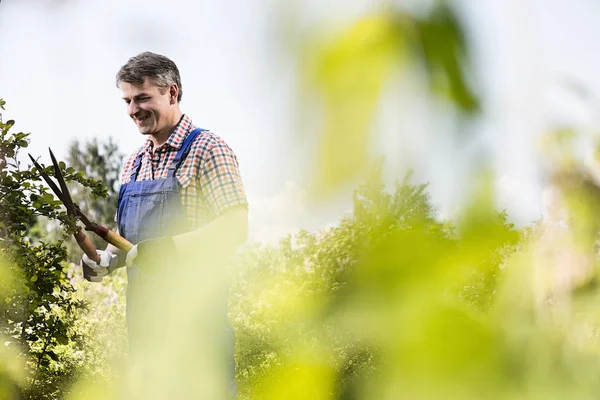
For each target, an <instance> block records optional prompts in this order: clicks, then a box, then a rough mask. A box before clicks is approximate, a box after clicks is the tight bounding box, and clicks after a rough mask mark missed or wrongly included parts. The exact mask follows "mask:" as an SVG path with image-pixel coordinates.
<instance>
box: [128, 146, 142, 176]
mask: <svg viewBox="0 0 600 400" xmlns="http://www.w3.org/2000/svg"><path fill="white" fill-rule="evenodd" d="M143 155H144V153H143V152H141V153H140V155H138V156H137V158H136V159H135V164H133V172H132V173H131V176H130V178H129V182H135V181H136V180H137V176H138V174H139V172H140V168H141V167H142V156H143Z"/></svg>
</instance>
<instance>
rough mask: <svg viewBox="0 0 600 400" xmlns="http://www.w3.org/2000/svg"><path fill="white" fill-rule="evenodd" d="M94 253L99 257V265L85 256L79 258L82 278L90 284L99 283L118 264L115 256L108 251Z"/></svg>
mask: <svg viewBox="0 0 600 400" xmlns="http://www.w3.org/2000/svg"><path fill="white" fill-rule="evenodd" d="M96 253H98V255H99V256H100V262H99V263H96V262H95V261H94V260H91V259H90V258H89V257H88V256H87V254H84V255H83V257H82V258H81V268H82V269H83V277H84V278H85V279H86V280H88V281H90V282H101V281H102V278H104V277H105V276H107V275H108V274H110V273H111V272H113V271H114V270H115V269H116V268H117V265H118V263H119V260H118V257H117V255H116V254H113V253H111V252H110V251H105V250H96Z"/></svg>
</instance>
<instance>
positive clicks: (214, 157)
mask: <svg viewBox="0 0 600 400" xmlns="http://www.w3.org/2000/svg"><path fill="white" fill-rule="evenodd" d="M117 86H118V87H120V88H121V90H122V92H123V100H124V101H125V103H126V104H127V113H128V114H129V116H130V117H131V119H132V120H133V122H134V123H135V124H136V126H137V128H138V130H139V131H140V133H142V135H144V136H145V137H146V141H145V143H144V145H143V146H142V147H140V148H139V149H138V150H137V151H136V152H134V153H133V154H132V155H131V156H129V157H128V158H127V160H126V161H125V166H124V171H123V174H122V178H121V184H122V186H121V190H120V193H119V199H118V211H117V216H116V221H117V223H118V231H119V233H120V234H121V235H122V236H123V237H125V238H126V239H127V240H129V241H130V242H132V243H134V244H135V246H134V247H133V249H131V250H130V251H129V252H128V253H127V254H123V252H121V251H120V250H119V249H117V248H115V247H114V246H111V245H109V246H108V247H107V248H106V250H104V251H100V250H99V251H98V253H99V255H100V258H101V262H100V263H99V265H98V264H96V263H95V262H93V261H92V260H90V259H89V258H88V257H87V256H84V257H83V259H82V267H83V269H84V275H85V277H86V279H88V280H90V281H96V282H97V281H100V280H101V279H102V277H103V276H106V275H107V274H109V273H110V272H112V271H113V270H114V269H115V268H118V267H121V266H124V265H125V264H126V265H127V276H128V288H127V324H128V331H129V332H128V334H129V337H130V338H129V339H130V352H131V354H132V356H133V357H134V358H135V357H143V356H144V355H145V354H147V353H148V351H149V349H152V351H154V350H156V349H157V348H159V347H160V346H167V344H172V342H173V341H175V342H177V341H179V340H180V338H181V336H177V338H178V339H173V337H175V336H173V334H172V333H170V332H169V327H171V326H173V325H177V326H180V327H181V329H180V331H181V332H189V331H193V330H198V331H201V330H202V329H205V328H206V326H213V325H215V326H216V325H219V324H220V323H221V322H223V324H222V327H223V328H224V330H222V331H221V330H220V329H221V328H220V327H219V328H218V329H216V330H214V333H215V334H214V335H213V336H211V337H214V338H218V336H219V335H220V336H221V338H219V339H223V337H225V339H226V340H224V341H223V342H222V344H224V347H219V346H216V347H215V346H213V344H212V343H208V344H207V345H205V346H204V347H198V346H197V347H198V348H199V349H200V350H199V351H202V349H204V350H206V351H209V350H211V349H212V348H218V349H220V350H219V351H221V350H224V351H225V353H223V354H225V355H226V357H227V358H228V360H227V363H228V368H229V369H228V374H229V376H228V379H229V381H230V384H231V390H232V391H235V390H234V384H233V341H232V337H231V336H230V335H229V334H228V333H229V330H228V324H227V323H226V321H225V320H226V315H225V312H226V311H225V304H226V300H225V299H226V297H225V296H221V295H222V294H223V291H222V289H223V288H224V287H225V285H224V284H223V283H224V282H225V279H224V276H225V275H226V274H225V272H224V270H225V265H226V263H227V259H228V256H230V255H232V254H233V252H234V251H235V248H236V247H237V246H239V245H240V244H242V243H243V242H244V241H245V240H246V238H247V230H248V215H247V205H248V204H247V200H246V196H245V192H244V188H243V184H242V179H241V176H240V172H239V168H238V162H237V158H236V156H235V154H234V153H233V151H232V150H231V148H230V147H229V146H228V145H227V144H226V143H225V141H224V140H223V139H221V138H220V137H218V136H216V135H215V134H213V133H212V132H210V131H207V130H202V129H198V128H196V127H195V126H194V125H193V123H192V120H191V118H190V117H189V116H188V115H185V114H183V113H182V111H181V109H180V106H179V104H180V101H181V98H182V93H183V92H182V85H181V78H180V75H179V70H178V68H177V66H176V65H175V63H174V62H173V61H171V60H170V59H168V58H167V57H164V56H162V55H158V54H154V53H150V52H145V53H142V54H139V55H137V56H135V57H132V58H130V59H129V61H128V62H127V63H126V64H125V65H124V66H123V67H122V68H121V69H120V71H119V72H118V74H117ZM207 293H208V294H207ZM202 296H205V297H202ZM200 303H209V304H208V305H202V304H200ZM209 307H212V308H214V310H215V311H214V313H211V312H210V311H207V310H208V308H209ZM182 309H183V310H185V312H181V310H182ZM201 313H204V315H203V316H202V317H198V314H201ZM174 315H177V317H173V316H174ZM206 315H210V317H211V318H213V319H212V320H211V319H210V318H208V319H206V318H205V317H206ZM195 318H200V319H204V320H203V321H196V320H195ZM219 318H221V319H222V320H220V319H219ZM202 327H204V328H202ZM226 333H227V334H226ZM169 335H171V336H169ZM167 337H170V339H165V338H167ZM196 337H197V336H196ZM207 337H208V336H207ZM168 340H171V342H168ZM184 340H190V338H189V337H188V338H187V339H184ZM211 346H212V347H211ZM173 352H176V350H173ZM217 353H218V352H217ZM215 354H216V353H215ZM146 361H147V360H146ZM159 362H164V359H161V360H160V361H159ZM154 394H156V393H154ZM172 396H173V394H172V393H170V394H169V397H170V398H174V397H172Z"/></svg>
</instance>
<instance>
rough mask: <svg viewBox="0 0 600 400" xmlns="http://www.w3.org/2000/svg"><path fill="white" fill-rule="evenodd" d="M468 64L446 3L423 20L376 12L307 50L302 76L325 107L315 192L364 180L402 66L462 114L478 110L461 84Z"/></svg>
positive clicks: (458, 29)
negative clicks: (386, 97)
mask: <svg viewBox="0 0 600 400" xmlns="http://www.w3.org/2000/svg"><path fill="white" fill-rule="evenodd" d="M467 58H468V51H467V46H466V40H465V36H464V34H463V33H462V30H461V26H460V23H459V20H458V18H457V17H456V15H455V13H454V12H453V10H452V9H451V8H450V7H448V6H445V5H438V6H436V7H434V8H433V10H432V11H431V12H430V13H429V14H427V15H425V16H424V17H421V16H413V15H410V14H406V13H401V12H396V11H393V10H390V11H385V12H381V13H379V14H374V15H372V16H368V17H365V18H363V19H360V20H358V21H357V22H356V23H355V24H354V25H352V26H350V27H348V28H347V29H346V30H345V31H343V32H341V33H340V34H339V35H337V36H335V37H333V38H331V39H330V40H326V41H323V42H319V43H318V44H316V45H314V46H312V48H310V51H308V56H307V57H306V61H307V62H306V65H308V68H307V69H306V70H307V71H308V72H307V75H308V76H309V81H310V82H312V84H313V85H314V89H315V92H317V93H318V94H319V95H318V96H317V97H318V98H319V100H320V101H321V103H322V104H321V105H322V108H323V131H322V134H321V135H320V136H319V138H320V142H319V148H318V154H317V165H318V171H319V173H318V178H317V182H316V185H315V186H316V187H315V189H316V190H317V192H326V191H328V190H331V189H335V187H336V186H337V185H338V184H341V183H344V182H346V181H349V180H353V179H355V178H364V177H365V176H364V171H366V170H368V167H369V164H370V162H371V161H372V160H371V159H370V156H371V152H370V150H371V142H372V140H371V139H372V137H371V136H372V135H371V123H372V121H373V117H374V115H375V113H376V111H377V108H378V105H379V98H380V95H381V93H382V89H383V87H384V86H385V85H386V84H387V83H389V82H390V79H389V78H390V77H391V76H392V75H393V74H394V72H399V73H400V74H403V73H404V70H405V68H404V67H406V66H407V65H411V64H412V65H417V67H422V68H423V69H424V70H425V72H426V76H427V80H428V82H429V86H430V89H431V93H432V94H434V95H436V96H441V97H443V98H445V99H447V100H449V101H450V103H451V104H453V105H454V106H455V108H456V109H457V110H459V111H460V112H465V113H472V112H475V111H477V110H478V100H477V97H476V95H475V94H474V92H473V91H472V90H471V88H470V86H469V83H468V82H467V79H466V72H465V68H466V67H465V64H466V60H467ZM309 98H310V101H312V100H313V98H312V97H309ZM399 112H400V113H402V112H410V111H409V110H399Z"/></svg>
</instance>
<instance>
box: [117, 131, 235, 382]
mask: <svg viewBox="0 0 600 400" xmlns="http://www.w3.org/2000/svg"><path fill="white" fill-rule="evenodd" d="M203 131H204V129H195V130H194V131H192V132H190V133H189V134H188V135H187V137H186V139H185V141H184V142H183V145H182V146H181V149H179V151H178V152H177V154H176V156H175V159H174V160H173V162H172V164H171V165H170V166H169V172H168V174H167V178H166V179H157V180H148V181H139V182H138V181H137V176H138V173H139V172H140V169H141V164H142V154H140V155H139V156H138V158H137V159H136V161H135V164H134V167H133V173H132V174H131V179H130V181H129V183H126V184H124V185H122V186H121V189H120V191H119V199H118V210H117V218H118V221H119V234H120V235H121V236H123V237H124V238H125V239H127V240H129V241H130V242H131V243H134V244H135V243H139V242H140V241H142V240H147V239H156V238H160V237H163V236H173V235H177V234H180V233H184V232H186V231H189V230H190V227H189V226H188V225H187V223H186V215H185V212H184V209H183V205H182V202H181V197H180V193H179V183H178V181H177V178H176V177H175V173H176V172H177V169H178V168H179V167H180V166H181V164H182V163H183V162H184V161H185V159H186V157H187V155H188V153H189V151H190V148H191V146H192V143H193V142H194V140H195V139H196V137H198V135H199V134H201V133H202V132H203ZM144 274H145V272H144V268H143V266H142V267H140V266H132V267H127V281H128V282H127V325H128V329H129V335H128V336H129V342H130V352H131V353H132V355H133V356H134V357H135V351H136V348H137V346H136V343H135V341H136V340H137V339H136V337H139V336H137V335H145V334H147V332H138V331H135V329H136V327H135V326H134V324H133V323H132V321H133V320H134V318H137V317H138V316H139V315H142V314H143V315H149V314H148V313H147V312H146V311H147V310H144V304H142V301H138V299H136V296H135V293H136V292H137V289H138V288H140V287H141V286H143V285H144V280H145V277H144ZM167 312H168V311H167ZM225 317H226V316H225ZM225 329H226V332H224V333H225V335H224V337H226V338H227V339H226V341H227V343H226V355H225V356H226V357H227V365H229V368H228V374H229V375H228V379H229V381H230V385H229V388H228V389H229V391H230V392H233V393H235V382H234V375H235V371H234V370H235V363H234V355H233V347H234V339H233V331H232V329H231V327H230V326H229V325H228V323H226V327H225ZM142 337H143V336H142Z"/></svg>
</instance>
